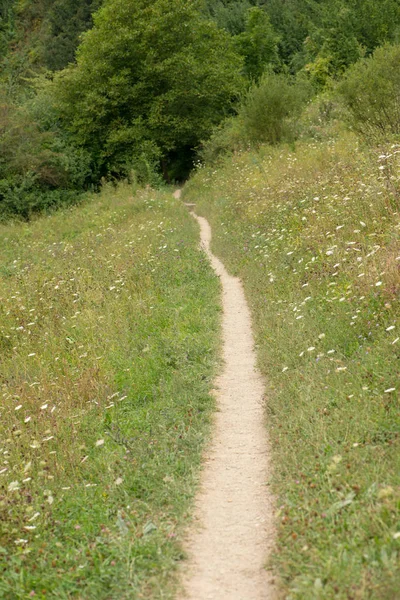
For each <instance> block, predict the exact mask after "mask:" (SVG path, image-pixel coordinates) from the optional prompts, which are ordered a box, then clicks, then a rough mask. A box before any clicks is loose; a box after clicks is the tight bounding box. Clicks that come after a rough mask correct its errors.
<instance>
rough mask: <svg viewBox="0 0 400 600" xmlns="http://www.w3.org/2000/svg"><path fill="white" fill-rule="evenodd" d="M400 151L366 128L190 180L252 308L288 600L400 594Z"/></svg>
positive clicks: (239, 160)
mask: <svg viewBox="0 0 400 600" xmlns="http://www.w3.org/2000/svg"><path fill="white" fill-rule="evenodd" d="M396 156H397V155H394V156H390V157H388V158H385V159H382V158H381V159H378V157H377V156H376V155H374V154H373V153H372V152H371V153H368V152H366V151H363V150H361V149H360V148H359V147H358V144H357V141H356V139H355V138H354V137H352V136H351V135H343V136H342V137H341V138H340V139H339V140H336V141H335V140H327V141H324V142H320V143H315V142H306V141H304V142H301V143H298V144H297V145H296V148H295V149H293V148H292V149H289V148H285V147H278V148H275V149H271V148H267V147H264V148H261V149H260V151H259V153H243V154H237V155H234V156H233V157H232V158H230V159H226V160H225V162H223V163H221V164H220V165H219V166H217V167H214V168H206V167H203V168H200V169H199V170H198V172H197V173H196V174H195V176H194V177H193V178H192V179H191V181H190V182H189V184H188V185H187V186H186V190H185V199H186V200H189V201H191V202H196V203H197V211H198V212H200V214H203V215H205V216H207V217H208V218H209V220H210V222H211V225H212V228H213V233H214V242H213V247H214V251H215V253H216V254H217V255H219V256H220V257H221V258H222V260H223V261H224V262H225V264H226V265H227V266H228V267H229V269H230V271H231V272H233V273H235V274H238V275H240V277H242V279H243V281H244V285H245V289H246V294H247V298H248V300H249V302H250V304H251V308H252V311H253V318H254V325H255V333H256V339H257V346H258V356H259V365H260V368H261V369H262V372H263V373H264V374H265V375H266V377H267V380H268V385H269V389H268V391H267V413H268V414H267V417H268V429H269V435H270V439H271V446H272V452H273V462H274V491H275V494H276V498H277V499H276V507H277V516H276V521H277V527H278V540H277V545H276V549H275V551H274V553H273V557H272V563H273V566H274V569H275V570H276V572H277V574H278V576H279V580H280V586H281V590H282V594H283V596H284V597H286V598H289V599H296V598H299V599H301V600H306V599H315V598H318V599H319V598H321V599H322V598H324V599H325V598H327V599H328V598H329V599H330V598H332V599H333V598H335V599H363V600H364V599H366V598H379V599H387V600H389V599H390V600H393V599H394V598H398V597H399V590H400V566H399V565H400V562H399V557H400V556H399V555H400V552H399V551H400V511H399V508H400V452H399V442H400V414H399V390H400V386H399V358H400V341H399V336H400V320H399V312H400V311H399V292H400V271H399V269H400V218H399V194H398V190H399V179H398V175H397V173H398V172H399V170H398V167H399V165H398V160H397V158H396ZM380 166H383V167H384V168H383V169H379V167H380Z"/></svg>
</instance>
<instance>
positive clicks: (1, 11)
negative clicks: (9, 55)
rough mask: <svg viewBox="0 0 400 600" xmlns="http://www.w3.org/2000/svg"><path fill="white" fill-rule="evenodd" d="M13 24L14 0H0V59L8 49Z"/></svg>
mask: <svg viewBox="0 0 400 600" xmlns="http://www.w3.org/2000/svg"><path fill="white" fill-rule="evenodd" d="M14 26H15V23H14V0H0V60H1V59H2V58H3V56H5V54H6V52H7V50H8V44H9V42H10V40H11V39H12V36H13V32H14Z"/></svg>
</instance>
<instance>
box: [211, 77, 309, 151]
mask: <svg viewBox="0 0 400 600" xmlns="http://www.w3.org/2000/svg"><path fill="white" fill-rule="evenodd" d="M310 97H311V87H310V85H309V84H308V83H307V82H306V81H303V80H292V79H291V78H289V77H287V76H286V75H283V74H280V75H277V74H275V73H272V72H269V73H265V74H264V75H263V76H262V77H261V79H260V81H259V83H257V84H254V85H253V86H252V87H251V88H250V89H249V91H248V92H247V94H246V95H245V96H244V98H243V100H242V103H241V105H240V107H239V110H238V114H237V116H236V117H233V118H230V119H227V120H226V121H225V122H224V123H223V124H222V125H221V126H220V127H218V128H217V129H215V130H214V132H213V134H212V136H211V137H210V139H209V140H208V141H207V142H205V143H204V144H203V146H202V149H201V151H200V158H201V159H202V160H203V161H204V162H206V163H210V162H213V161H215V160H216V159H217V158H218V156H220V155H221V154H226V153H228V152H235V151H238V150H241V149H244V148H249V147H258V146H259V145H260V144H271V145H274V144H278V143H279V142H283V141H293V140H294V139H295V138H296V136H297V133H298V132H297V124H296V121H295V119H296V117H298V116H299V114H300V113H301V110H302V109H303V107H304V105H305V103H306V101H307V100H308V99H309V98H310Z"/></svg>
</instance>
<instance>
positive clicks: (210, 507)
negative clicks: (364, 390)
mask: <svg viewBox="0 0 400 600" xmlns="http://www.w3.org/2000/svg"><path fill="white" fill-rule="evenodd" d="M192 215H193V216H194V218H195V219H197V221H198V223H199V225H200V231H201V244H202V247H203V248H204V251H205V252H206V254H207V255H208V257H209V259H210V262H211V265H212V267H213V269H214V270H215V272H216V273H217V275H218V276H219V277H220V280H221V284H222V293H223V323H222V328H223V358H224V368H223V372H222V373H221V375H220V376H219V378H218V380H217V382H216V389H217V403H218V411H217V413H216V418H215V425H214V432H213V441H212V444H211V447H210V448H209V449H208V451H207V455H206V457H205V467H204V470H203V473H202V479H201V488H200V492H199V494H198V497H197V500H196V509H195V524H194V526H193V527H192V530H191V532H190V533H189V539H188V541H187V544H186V549H187V552H188V556H189V559H188V562H187V563H185V564H184V568H185V574H184V577H183V579H184V590H185V591H184V594H183V596H182V600H183V598H185V599H188V600H273V598H274V597H275V593H274V586H273V581H272V579H271V577H270V576H269V575H268V573H267V571H266V570H265V568H264V567H265V563H266V561H267V559H268V555H269V553H270V551H271V548H272V545H273V540H274V523H273V500H272V497H271V494H270V492H269V489H268V481H269V479H270V465H269V456H268V443H267V434H266V428H265V415H264V407H263V404H264V402H263V396H264V385H263V380H262V378H261V376H260V374H259V373H258V371H257V369H256V356H255V352H254V339H253V336H252V329H251V318H250V311H249V308H248V305H247V302H246V299H245V296H244V292H243V287H242V284H241V282H240V280H239V279H237V278H235V277H232V276H230V275H229V274H228V273H227V271H226V269H225V267H224V265H223V264H222V263H221V261H219V260H218V259H217V258H216V257H215V256H214V255H213V254H212V252H211V250H210V242H211V229H210V226H209V224H208V222H207V221H206V220H205V219H204V218H202V217H198V216H197V215H196V214H195V213H193V212H192Z"/></svg>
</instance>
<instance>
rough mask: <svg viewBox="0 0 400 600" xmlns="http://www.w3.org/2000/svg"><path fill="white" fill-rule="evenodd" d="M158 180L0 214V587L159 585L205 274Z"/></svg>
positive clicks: (101, 589)
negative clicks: (47, 212) (52, 206)
mask: <svg viewBox="0 0 400 600" xmlns="http://www.w3.org/2000/svg"><path fill="white" fill-rule="evenodd" d="M197 246H198V231H197V226H196V225H195V223H194V221H193V220H192V219H191V217H190V216H189V215H188V214H187V211H186V210H185V209H184V208H183V206H182V205H181V203H179V202H178V201H176V200H174V199H172V197H171V195H170V194H155V193H152V192H143V193H139V194H138V195H137V196H135V197H132V191H131V190H130V189H129V188H120V189H119V190H118V191H115V190H113V189H112V188H110V189H109V190H106V191H105V192H104V193H103V194H102V196H101V198H100V199H98V200H96V199H95V200H93V202H92V203H90V204H89V203H88V204H86V205H84V206H81V207H80V208H77V209H74V210H70V211H65V212H61V213H58V214H56V215H54V216H51V217H47V218H42V219H38V220H37V221H36V222H33V223H32V224H29V225H26V224H15V225H13V224H10V225H7V226H5V225H1V226H0V256H1V261H0V349H1V371H0V385H1V388H0V393H1V398H2V402H1V426H0V428H1V429H0V439H1V444H0V451H1V453H2V460H1V464H0V516H1V535H0V553H1V566H0V598H5V599H10V600H11V599H13V600H14V599H16V598H31V597H36V598H47V597H53V598H55V597H56V598H60V599H64V598H65V599H66V598H82V599H83V598H84V599H85V600H90V599H93V600H94V599H96V600H100V599H101V598H107V599H114V598H115V599H118V600H122V599H123V598H130V599H131V598H149V597H151V598H161V597H162V598H169V597H170V594H171V588H172V587H173V572H174V566H175V565H176V562H177V561H178V560H179V558H180V556H181V552H182V551H181V546H180V543H179V537H180V531H181V525H182V522H184V520H185V517H186V511H187V508H188V503H189V501H190V498H191V497H192V494H193V489H194V486H195V483H196V477H197V467H198V466H199V458H200V451H201V448H202V445H203V441H204V438H205V436H206V435H207V432H208V425H209V419H210V413H211V411H212V409H213V402H212V400H211V398H210V396H209V395H208V391H209V388H210V381H211V379H212V376H213V372H214V367H215V362H216V351H217V338H218V331H219V326H218V323H219V316H218V305H219V303H218V290H219V286H218V282H217V279H216V278H215V277H214V275H213V274H212V273H211V270H210V268H209V266H208V264H207V262H206V261H205V259H204V257H203V255H202V253H201V252H200V251H199V250H198V248H197Z"/></svg>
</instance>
